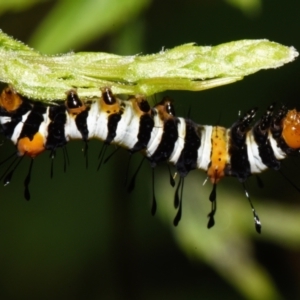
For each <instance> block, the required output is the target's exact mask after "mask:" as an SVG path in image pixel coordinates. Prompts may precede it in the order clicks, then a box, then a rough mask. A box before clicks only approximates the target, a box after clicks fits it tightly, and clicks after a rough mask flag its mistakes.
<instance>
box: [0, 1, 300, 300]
mask: <svg viewBox="0 0 300 300" xmlns="http://www.w3.org/2000/svg"><path fill="white" fill-rule="evenodd" d="M94 1H95V3H96V2H98V1H96V0H94ZM119 1H121V0H119ZM27 2H29V1H27ZM65 2H66V3H67V2H68V1H65ZM78 2H80V1H79V0H78ZM89 2H92V1H89ZM115 2H116V5H117V2H118V1H115ZM69 3H70V7H71V6H72V5H74V3H77V1H69ZM72 3H73V4H72ZM257 3H258V4H259V3H260V5H261V6H260V7H257V9H256V10H253V11H251V10H249V9H246V10H245V11H242V10H240V9H239V8H238V7H235V6H233V5H230V4H229V2H226V1H217V0H210V1H208V0H206V1H200V0H198V1H196V0H186V1H184V2H183V1H170V0H165V1H152V2H149V4H148V6H147V7H145V8H144V10H141V11H140V12H139V13H136V15H133V16H132V15H128V14H126V12H124V14H123V15H122V17H121V18H122V22H121V24H120V22H119V21H120V20H119V19H117V20H116V21H115V25H114V23H113V22H112V23H113V25H112V26H111V28H110V30H108V31H107V32H106V33H105V34H102V35H101V36H100V34H99V35H98V36H97V37H96V38H95V37H93V38H92V37H91V38H90V39H88V38H87V39H85V40H84V43H80V42H79V43H78V44H74V45H69V46H68V47H67V48H59V40H61V39H63V37H61V36H58V37H57V40H56V39H55V40H53V44H57V45H55V46H57V49H58V50H56V52H61V53H62V52H67V51H69V50H74V51H102V52H114V53H116V54H136V53H154V52H158V51H160V50H161V49H162V47H165V48H172V47H174V46H176V45H180V44H183V43H187V42H196V43H197V44H199V45H217V44H220V43H224V42H229V41H233V40H239V39H260V38H267V39H269V40H272V41H276V42H279V43H282V44H284V45H288V46H289V45H293V46H294V47H295V48H296V49H300V40H299V31H300V24H299V11H300V2H299V1H297V0H290V1H280V0H272V1H271V0H266V1H262V2H257ZM57 4H58V2H56V1H40V2H39V3H32V5H28V7H26V8H22V9H15V8H13V7H11V8H7V9H6V10H5V9H3V10H2V15H1V16H0V28H1V29H2V30H3V31H4V32H5V33H7V34H9V35H12V36H14V37H15V38H17V39H19V40H21V41H23V42H25V43H29V45H30V46H32V47H37V48H39V44H38V43H39V42H40V41H39V39H38V40H34V39H32V36H33V35H34V32H36V30H38V29H39V28H40V26H41V25H40V24H41V23H42V22H43V21H44V20H45V19H47V18H48V15H49V13H51V11H52V9H54V8H55V6H56V5H57ZM95 7H96V4H95ZM0 9H1V7H0ZM70 10H71V8H70ZM0 12H1V10H0ZM105 13H106V12H105V11H99V18H101V17H103V15H104V14H105ZM66 17H67V12H66ZM84 18H89V16H88V15H81V14H80V13H79V14H78V16H77V17H76V18H73V19H71V21H70V23H69V24H68V25H67V26H65V27H64V28H62V31H61V32H62V33H61V35H64V34H67V33H68V31H69V32H72V31H74V30H76V28H75V27H76V26H75V25H76V22H77V21H78V22H79V20H82V19H84ZM111 18H113V16H112V17H111ZM112 20H113V19H112ZM52 22H53V26H55V20H54V21H52ZM57 22H59V20H57ZM48 30H51V27H50V29H48ZM44 35H47V32H44ZM87 35H88V33H87ZM40 39H41V38H40ZM78 40H80V37H79V38H78ZM39 49H41V48H39ZM49 50H50V51H49V53H50V52H51V49H49ZM41 51H45V50H42V49H41ZM45 52H46V51H45ZM298 81H299V60H298V61H296V62H294V63H292V64H288V65H286V66H284V67H282V68H280V69H278V70H268V71H261V72H259V73H257V74H254V75H251V76H249V77H247V78H245V79H244V80H243V81H240V82H237V83H235V84H231V85H228V86H224V87H219V88H216V89H212V90H207V91H203V92H197V93H196V92H187V91H181V92H174V91H168V92H166V94H168V95H169V96H171V97H172V98H174V99H175V105H176V113H177V115H178V116H185V115H186V114H187V111H188V109H189V107H191V117H192V119H193V120H195V121H197V122H198V123H201V124H216V123H217V122H219V123H220V124H222V125H224V126H230V125H231V124H232V123H233V122H234V121H235V120H237V118H238V113H239V111H242V112H243V111H246V110H248V109H249V108H252V107H255V106H258V107H259V108H260V112H264V110H265V109H266V107H267V106H268V105H269V104H270V103H272V102H274V101H276V102H277V103H278V104H281V103H285V104H287V105H288V106H289V107H291V108H294V107H298V108H299V106H300V105H299V95H300V90H299V82H298ZM156 97H157V98H160V97H161V95H157V96H156ZM82 147H83V143H82V142H72V143H70V145H68V153H69V156H70V165H69V166H68V168H67V172H66V173H64V172H63V155H62V151H57V157H56V158H55V161H54V178H53V179H50V164H51V160H50V158H49V156H48V153H46V154H43V155H41V156H40V157H37V158H36V159H35V161H34V169H33V173H32V182H31V185H30V192H31V200H30V201H29V202H26V201H25V200H24V198H23V181H24V179H25V176H26V174H27V172H28V166H29V159H26V158H25V159H24V161H22V163H21V165H20V167H18V169H17V170H16V172H15V174H14V176H13V179H12V182H11V184H10V185H8V186H7V187H2V188H1V189H0V197H1V198H0V298H1V299H8V300H10V299H25V298H28V299H166V298H170V299H171V298H172V299H174V300H175V299H297V298H299V297H300V290H299V280H300V278H299V271H300V264H299V259H300V256H299V254H300V251H299V249H300V248H299V247H300V206H299V198H300V195H299V193H298V192H297V191H296V190H295V189H294V188H293V187H292V186H291V185H290V184H289V183H288V182H287V180H285V179H284V178H283V177H282V176H280V174H278V173H276V172H274V171H268V172H266V173H264V174H262V175H261V178H262V179H263V181H264V184H265V188H264V189H259V188H258V187H257V185H256V182H255V178H250V179H249V183H248V190H249V193H250V196H251V198H252V200H253V202H254V205H255V207H256V209H257V211H258V214H259V216H260V218H261V221H262V224H263V232H262V235H258V234H256V232H255V230H254V225H253V219H252V214H251V210H250V207H249V204H248V203H247V200H246V198H245V196H244V191H243V189H242V187H241V185H240V184H239V183H238V182H237V181H236V180H235V179H231V178H225V179H224V180H223V181H222V182H221V183H220V185H219V188H218V195H217V196H218V202H219V203H218V204H219V207H218V212H217V217H216V222H217V223H216V226H215V227H214V228H213V229H211V230H208V229H207V228H206V222H207V213H208V212H209V210H210V204H209V201H208V195H209V193H210V191H211V186H210V183H207V185H206V186H204V187H203V186H202V183H203V180H204V179H205V174H203V172H199V171H194V172H192V174H191V175H189V176H188V178H187V180H186V186H185V190H184V207H183V219H182V220H181V223H180V224H179V227H178V228H175V229H174V228H173V227H172V220H173V217H174V216H175V213H176V211H175V210H174V208H173V204H172V201H173V193H174V190H173V189H172V188H171V187H170V186H169V183H168V173H167V168H166V167H165V165H162V166H159V167H158V170H157V171H156V178H155V179H156V187H155V191H156V195H157V198H158V214H157V216H156V217H155V218H153V217H152V216H151V215H150V207H151V170H150V168H149V166H147V164H144V166H143V169H142V170H141V172H140V174H139V177H138V179H137V186H136V188H135V190H134V191H133V192H132V193H131V194H128V193H127V192H126V188H125V187H124V181H125V174H126V165H127V160H128V154H127V153H126V152H125V151H120V152H118V154H116V155H115V156H114V157H113V158H112V159H111V160H110V161H109V162H108V163H107V164H105V165H104V166H103V167H102V168H101V169H100V171H99V172H96V167H97V164H98V161H97V157H98V153H99V150H100V147H101V143H100V142H98V141H91V142H90V143H89V150H90V152H89V162H90V163H89V169H88V170H86V168H85V161H84V158H83V154H82V151H81V150H82ZM112 150H113V147H111V150H110V151H112ZM13 151H14V147H13V146H12V145H11V143H10V142H7V141H4V145H3V146H2V147H1V149H0V155H1V158H3V159H4V158H5V157H7V156H8V155H9V154H10V153H12V152H13ZM139 161H140V156H139V155H136V156H134V157H133V163H132V164H131V168H130V172H129V173H130V174H131V175H132V174H133V173H134V170H135V168H136V167H135V165H136V164H138V163H139ZM299 166H300V165H299V159H298V160H297V158H296V159H295V158H293V159H292V160H291V159H289V160H288V161H285V162H284V163H283V172H284V173H285V174H287V175H288V177H289V178H290V179H291V180H292V181H293V182H295V183H296V184H298V183H299V179H300V176H299V174H298V173H299V172H298V170H299ZM1 168H2V169H1V170H2V172H4V171H5V169H6V167H5V166H1Z"/></svg>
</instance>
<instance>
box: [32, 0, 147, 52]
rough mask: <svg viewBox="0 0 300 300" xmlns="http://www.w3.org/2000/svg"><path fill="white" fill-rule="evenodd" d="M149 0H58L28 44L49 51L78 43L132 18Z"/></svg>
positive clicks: (89, 39)
mask: <svg viewBox="0 0 300 300" xmlns="http://www.w3.org/2000/svg"><path fill="white" fill-rule="evenodd" d="M149 3H150V0H122V1H120V0H101V1H95V0H76V1H73V0H64V1H58V2H57V5H56V6H55V7H54V9H53V10H52V11H51V12H50V13H49V14H48V15H47V16H46V18H45V19H44V21H43V22H42V24H40V25H39V27H38V29H37V31H36V32H35V33H34V34H33V36H32V38H31V40H30V42H29V44H30V45H33V46H34V47H35V48H37V49H39V51H41V52H43V53H49V54H50V53H58V52H61V51H65V50H66V49H70V47H72V48H73V47H75V48H76V47H79V46H80V45H83V44H86V43H87V42H90V41H92V40H93V39H95V38H98V39H99V38H100V37H101V36H103V35H104V34H107V33H108V32H111V31H114V30H116V29H118V28H119V27H120V26H122V25H123V24H124V23H126V22H128V18H129V19H134V18H135V17H136V16H137V15H138V14H139V13H140V12H141V11H142V10H143V9H145V8H147V6H148V5H149ZM125 16H126V17H125ZM54 41H55V42H54Z"/></svg>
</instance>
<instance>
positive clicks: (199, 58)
mask: <svg viewBox="0 0 300 300" xmlns="http://www.w3.org/2000/svg"><path fill="white" fill-rule="evenodd" d="M297 56H298V52H297V51H296V50H295V49H294V48H293V47H286V46H283V45H280V44H277V43H274V42H270V41H268V40H241V41H236V42H230V43H225V44H221V45H218V46H215V47H209V46H204V47H201V46H196V45H195V44H192V43H190V44H184V45H181V46H178V47H175V48H173V49H170V50H162V51H160V52H159V53H157V54H151V55H135V56H119V55H114V54H109V53H101V52H82V53H68V54H65V55H56V56H48V55H42V54H40V53H38V52H36V51H35V50H33V49H30V48H29V47H27V46H26V45H24V44H22V43H20V42H18V41H15V40H13V39H12V38H10V37H9V36H7V35H6V34H4V33H3V32H0V81H3V82H6V83H8V84H11V85H12V86H13V87H14V88H15V89H16V91H17V92H19V93H20V94H22V95H24V96H27V97H29V98H32V99H39V100H42V101H51V100H55V99H61V100H62V99H64V98H65V93H66V91H68V90H69V89H71V88H74V87H76V88H78V93H79V96H81V97H90V98H92V97H96V96H99V88H100V87H103V86H111V87H112V90H113V92H114V93H115V94H133V95H134V94H144V95H152V94H155V93H158V92H161V91H165V90H191V91H200V90H204V89H208V88H213V87H216V86H220V85H224V84H228V83H232V82H235V81H237V80H240V79H242V78H243V77H244V76H246V75H249V74H252V73H255V72H257V71H259V70H261V69H268V68H277V67H280V66H282V65H283V64H285V63H288V62H291V61H293V60H294V59H295V57H297Z"/></svg>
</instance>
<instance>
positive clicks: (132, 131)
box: [0, 87, 300, 232]
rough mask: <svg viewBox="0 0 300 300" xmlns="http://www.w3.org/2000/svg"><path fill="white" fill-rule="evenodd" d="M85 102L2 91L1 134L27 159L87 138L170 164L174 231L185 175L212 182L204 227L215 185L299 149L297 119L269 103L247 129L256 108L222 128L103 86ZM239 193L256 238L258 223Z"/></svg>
mask: <svg viewBox="0 0 300 300" xmlns="http://www.w3.org/2000/svg"><path fill="white" fill-rule="evenodd" d="M93 100H94V101H91V100H85V99H80V98H79V97H78V95H77V92H76V89H71V90H70V91H67V92H66V100H65V102H63V103H62V102H57V103H54V104H47V105H45V104H42V103H40V102H37V101H30V100H29V99H27V98H25V97H22V96H21V95H19V94H18V93H16V92H15V91H14V89H13V88H12V87H8V88H6V89H4V90H3V91H2V93H1V95H0V124H1V130H2V132H3V134H4V135H5V136H6V137H7V138H8V139H10V140H12V142H13V143H14V144H15V145H16V148H17V153H18V155H19V156H24V155H25V156H29V157H31V158H34V157H36V156H37V155H39V154H40V153H42V152H44V151H45V150H50V151H51V153H54V152H55V150H56V149H57V148H60V147H64V146H65V145H66V144H67V142H69V141H70V140H73V139H82V140H83V141H84V142H85V143H86V149H87V142H88V140H89V139H93V138H95V139H99V140H102V141H103V142H104V145H105V146H107V145H109V144H116V145H118V146H120V147H123V148H125V149H127V150H128V151H129V152H130V153H135V152H141V153H142V154H143V155H144V156H146V158H147V159H148V161H149V162H150V164H151V166H152V167H155V166H156V165H157V164H158V163H161V162H164V161H167V162H170V163H172V164H173V165H174V166H175V168H176V171H177V173H178V174H179V175H180V180H179V184H178V187H177V189H176V197H175V198H176V201H175V202H176V205H175V206H176V207H178V212H177V215H176V217H175V220H174V224H175V225H177V224H178V222H179V220H180V217H181V213H182V192H183V184H184V177H185V176H186V175H187V174H188V173H189V172H190V171H191V170H194V169H201V170H204V171H205V172H206V173H207V176H208V178H209V179H210V181H211V182H212V184H213V190H212V193H211V195H210V201H211V202H212V211H211V212H210V214H209V223H208V227H211V226H213V225H214V223H215V222H214V215H215V213H216V207H217V206H216V184H217V183H218V182H219V181H220V180H221V179H222V178H223V177H226V176H234V177H237V178H238V180H239V181H241V182H242V183H244V182H245V180H246V179H247V178H248V177H249V176H250V175H252V174H258V173H261V172H262V171H264V170H266V169H267V168H272V169H275V170H278V169H279V168H280V160H282V159H284V158H285V157H286V156H287V155H290V154H295V153H297V152H298V151H299V148H300V113H299V112H297V111H296V110H290V111H288V110H287V109H286V107H281V108H280V109H279V110H278V112H276V113H275V112H274V104H272V105H270V106H269V108H268V109H267V111H266V112H265V114H264V115H263V116H262V117H261V118H260V119H259V120H258V121H257V122H256V123H255V124H254V126H252V127H251V124H252V123H253V121H254V118H255V114H256V111H257V109H256V108H255V109H251V110H249V111H248V112H247V113H246V114H245V115H244V116H242V117H241V118H240V119H239V120H238V121H236V122H235V123H234V124H233V125H232V126H231V127H230V128H224V127H221V126H211V125H200V124H197V123H195V122H194V121H192V120H190V119H188V118H182V117H177V116H176V115H175V110H174V107H173V104H172V101H171V99H169V98H168V97H165V98H163V99H162V100H161V101H160V102H159V103H157V104H156V105H155V106H154V107H153V108H151V107H150V105H149V103H148V102H147V100H146V99H145V97H143V96H142V95H137V96H132V97H130V98H129V99H128V100H121V99H119V98H118V97H117V96H115V95H114V94H113V93H112V92H111V90H110V88H109V87H104V88H101V94H100V97H99V98H97V99H93ZM104 151H105V150H104ZM101 155H104V153H102V151H101V153H100V155H99V156H101ZM31 166H32V165H31ZM99 166H100V164H99ZM28 176H29V175H28ZM28 184H29V181H28V182H27V185H25V187H26V193H27V195H28V194H29V192H28ZM243 186H245V185H244V184H243ZM245 193H246V196H247V198H248V200H249V202H250V205H251V207H252V210H253V215H254V220H255V224H256V229H257V231H259V232H260V221H259V219H258V217H257V215H256V212H255V210H254V208H253V206H252V203H251V201H250V197H249V195H248V192H247V191H246V190H245ZM179 194H180V195H181V196H178V195H179Z"/></svg>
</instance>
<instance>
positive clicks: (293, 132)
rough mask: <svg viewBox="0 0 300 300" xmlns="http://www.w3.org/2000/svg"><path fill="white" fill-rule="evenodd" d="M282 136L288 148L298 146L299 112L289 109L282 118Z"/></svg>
mask: <svg viewBox="0 0 300 300" xmlns="http://www.w3.org/2000/svg"><path fill="white" fill-rule="evenodd" d="M282 125H283V129H282V137H283V139H284V140H285V142H286V143H287V145H288V146H289V147H290V148H293V149H299V148H300V112H298V111H297V110H296V109H293V110H289V111H288V113H287V115H286V117H285V118H284V119H283V124H282Z"/></svg>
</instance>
